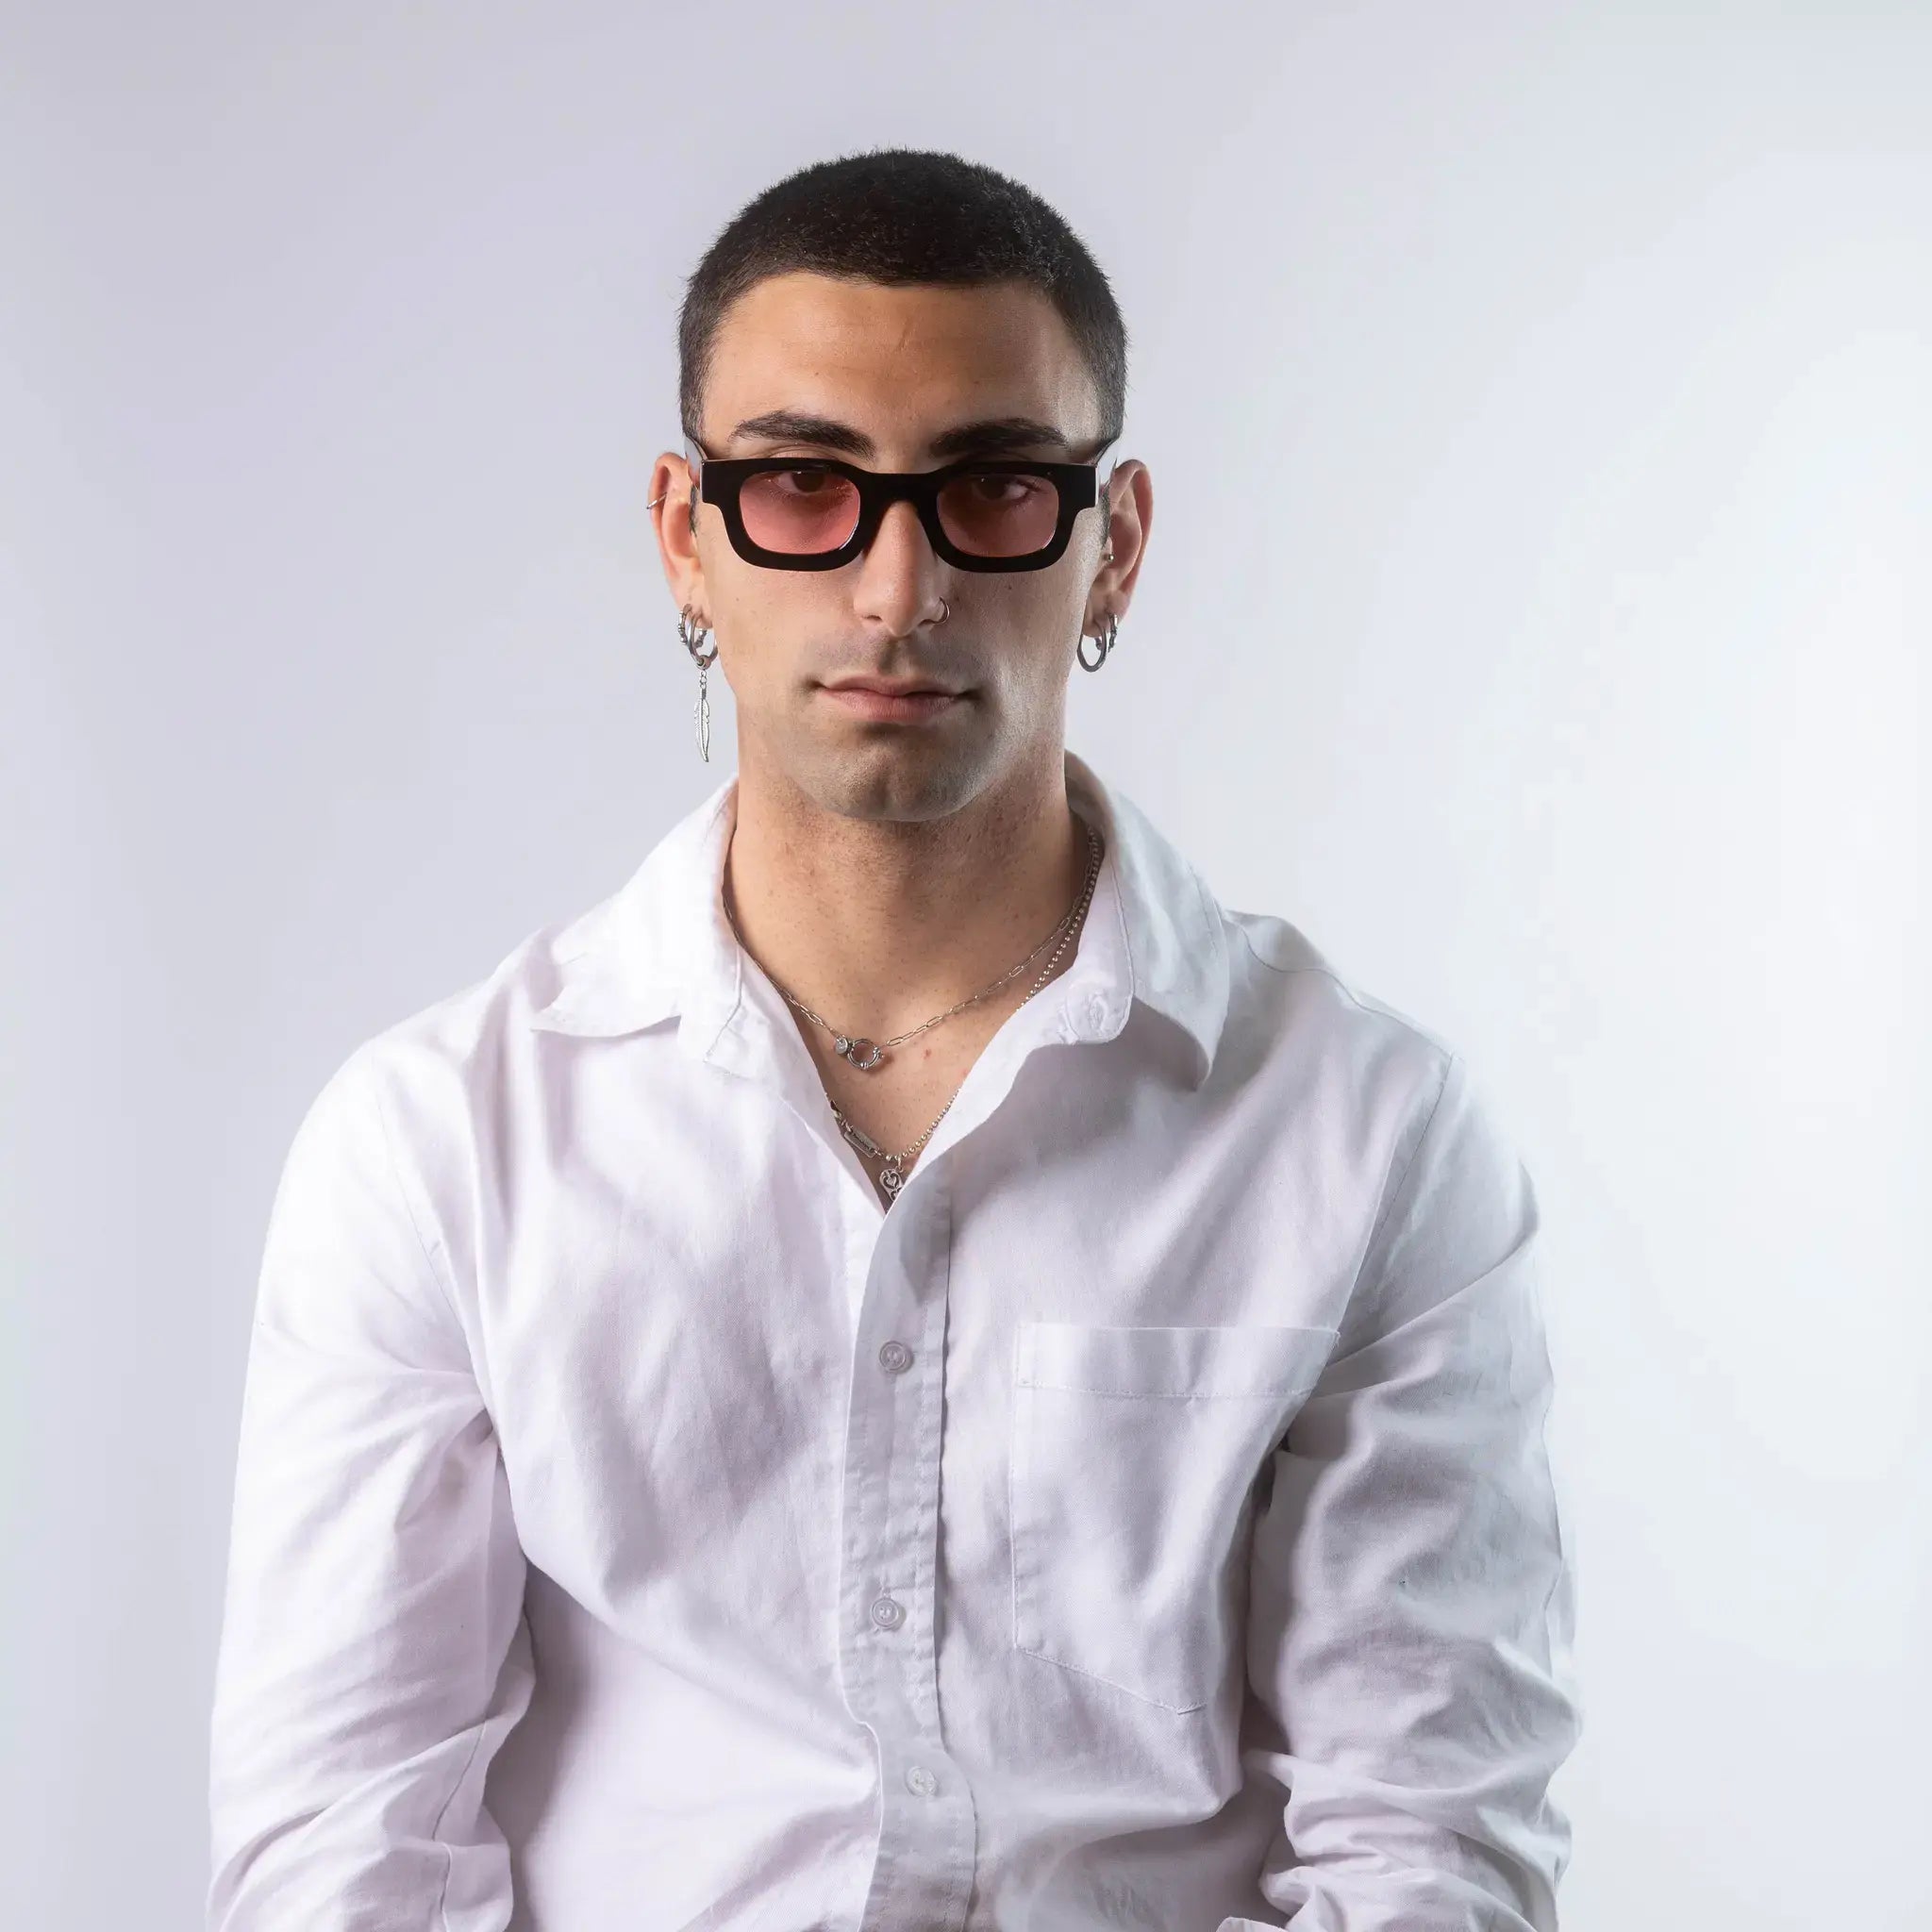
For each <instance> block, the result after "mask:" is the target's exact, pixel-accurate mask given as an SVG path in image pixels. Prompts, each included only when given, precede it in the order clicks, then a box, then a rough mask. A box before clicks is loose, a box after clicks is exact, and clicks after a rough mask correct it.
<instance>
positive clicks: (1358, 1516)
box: [1218, 1057, 1582, 1932]
mask: <svg viewBox="0 0 1932 1932" xmlns="http://www.w3.org/2000/svg"><path fill="white" fill-rule="evenodd" d="M1405 1138H1406V1141H1407V1150H1408V1151H1407V1155H1406V1157H1404V1156H1403V1155H1402V1154H1401V1152H1400V1150H1398V1158H1397V1159H1396V1160H1395V1161H1394V1162H1393V1163H1391V1169H1392V1172H1391V1178H1390V1183H1389V1191H1388V1192H1386V1193H1385V1195H1384V1197H1383V1204H1382V1208H1381V1210H1380V1213H1379V1215H1378V1217H1377V1220H1376V1224H1375V1226H1374V1229H1373V1230H1372V1232H1371V1234H1370V1237H1369V1239H1368V1242H1367V1246H1366V1249H1365V1253H1364V1257H1363V1261H1362V1266H1361V1269H1360V1271H1359V1273H1358V1275H1357V1291H1356V1294H1355V1296H1354V1298H1353V1299H1352V1301H1351V1303H1350V1307H1349V1310H1348V1315H1347V1321H1346V1324H1345V1325H1344V1326H1343V1328H1342V1331H1341V1336H1340V1338H1339V1340H1338V1341H1337V1344H1336V1349H1335V1352H1334V1354H1333V1356H1332V1357H1330V1360H1329V1362H1328V1364H1327V1366H1326V1369H1325V1371H1324V1375H1323V1377H1322V1379H1321V1381H1320V1383H1319V1384H1318V1385H1317V1387H1316V1388H1315V1390H1314V1391H1312V1393H1311V1394H1310V1396H1309V1397H1308V1399H1307V1403H1306V1404H1305V1406H1304V1407H1302V1409H1301V1410H1300V1412H1299V1413H1298V1414H1297V1415H1296V1417H1295V1418H1294V1420H1293V1422H1292V1424H1291V1426H1290V1428H1289V1430H1288V1432H1287V1435H1286V1437H1285V1438H1284V1441H1283V1442H1282V1443H1281V1444H1279V1445H1278V1446H1277V1448H1276V1451H1275V1454H1274V1458H1273V1471H1272V1474H1273V1478H1274V1481H1273V1487H1272V1490H1271V1491H1269V1492H1268V1494H1267V1498H1266V1501H1265V1504H1264V1506H1263V1507H1262V1508H1261V1510H1260V1512H1259V1513H1258V1514H1257V1530H1256V1536H1255V1541H1254V1548H1253V1557H1252V1564H1253V1568H1252V1574H1251V1577H1250V1624H1249V1649H1248V1676H1249V1684H1250V1687H1251V1689H1252V1691H1253V1693H1254V1696H1255V1698H1256V1699H1257V1700H1258V1703H1259V1705H1260V1707H1261V1709H1260V1712H1259V1714H1258V1715H1259V1719H1260V1721H1259V1722H1258V1723H1257V1724H1256V1725H1254V1726H1253V1728H1252V1731H1251V1733H1250V1735H1251V1737H1252V1739H1253V1742H1252V1745H1251V1747H1250V1748H1248V1749H1246V1750H1244V1753H1243V1757H1244V1762H1245V1764H1246V1767H1247V1770H1248V1774H1249V1775H1250V1776H1251V1777H1253V1776H1260V1777H1266V1778H1271V1779H1273V1780H1274V1781H1275V1782H1276V1783H1277V1784H1278V1786H1279V1787H1280V1789H1281V1790H1282V1791H1283V1792H1284V1793H1285V1803H1284V1807H1283V1814H1282V1828H1281V1830H1280V1832H1279V1833H1278V1834H1277V1836H1276V1838H1275V1840H1274V1843H1273V1845H1272V1846H1271V1848H1270V1852H1269V1856H1268V1857H1267V1860H1266V1862H1265V1865H1264V1869H1263V1871H1262V1873H1261V1874H1260V1889H1261V1892H1262V1895H1263V1896H1264V1897H1265V1898H1266V1899H1267V1900H1268V1902H1269V1903H1270V1905H1272V1906H1274V1907H1277V1908H1279V1910H1280V1911H1281V1912H1283V1913H1284V1914H1285V1915H1286V1916H1285V1920H1284V1921H1283V1923H1285V1924H1288V1925H1290V1926H1291V1927H1292V1928H1293V1932H1555V1928H1556V1926H1557V1885H1558V1882H1559V1881H1560V1879H1561V1876H1562V1874H1563V1871H1564V1869H1565V1868H1566V1866H1567V1865H1568V1862H1569V1857H1570V1824H1569V1821H1568V1819H1567V1817H1566V1816H1565V1815H1564V1813H1563V1812H1562V1811H1561V1810H1560V1809H1558V1808H1557V1807H1556V1806H1555V1805H1554V1804H1553V1802H1552V1800H1551V1798H1550V1795H1549V1789H1548V1788H1549V1784H1550V1780H1551V1777H1552V1775H1553V1774H1554V1773H1555V1772H1556V1771H1557V1767H1558V1766H1559V1765H1560V1764H1561V1763H1562V1761H1563V1760H1564V1758H1565V1757H1567V1756H1568V1755H1569V1753H1570V1751H1571V1750H1572V1748H1573V1747H1574V1743H1575V1740H1576V1738H1577V1735H1578V1733H1579V1731H1580V1728H1581V1715H1582V1714H1581V1705H1580V1702H1579V1699H1578V1695H1577V1686H1576V1683H1575V1679H1574V1669H1573V1663H1572V1657H1571V1645H1572V1641H1573V1634H1574V1607H1573V1578H1572V1569H1571V1563H1570V1558H1569V1553H1568V1551H1567V1550H1566V1547H1565V1543H1564V1537H1563V1531H1562V1526H1561V1524H1560V1522H1559V1517H1558V1501H1557V1491H1556V1489H1555V1486H1554V1483H1553V1480H1552V1473H1551V1469H1550V1464H1549V1458H1548V1454H1547V1449H1546V1445H1545V1439H1544V1420H1545V1415H1546V1412H1547V1409H1548V1406H1549V1402H1550V1398H1551V1394H1552V1387H1551V1367H1550V1357H1549V1353H1548V1349H1547V1345H1546V1341H1545V1334H1544V1326H1543V1318H1542V1313H1541V1307H1540V1304H1539V1300H1538V1286H1537V1279H1538V1278H1537V1255H1538V1250H1537V1247H1536V1235H1537V1227H1538V1211H1537V1204H1536V1197H1535V1193H1534V1191H1533V1188H1532V1186H1531V1183H1530V1179H1529V1176H1528V1174H1526V1172H1525V1171H1524V1168H1523V1166H1522V1164H1521V1162H1520V1161H1519V1159H1518V1158H1517V1157H1516V1155H1515V1153H1514V1152H1513V1151H1512V1149H1511V1148H1510V1146H1509V1145H1508V1144H1507V1141H1506V1140H1505V1138H1504V1137H1503V1136H1502V1134H1501V1133H1500V1132H1499V1131H1498V1130H1497V1127H1496V1125H1495V1123H1494V1121H1493V1118H1492V1117H1491V1112H1490V1110H1489V1109H1488V1108H1487V1106H1486V1105H1485V1104H1484V1103H1483V1102H1482V1100H1481V1099H1480V1098H1479V1097H1478V1094H1477V1092H1476V1091H1475V1090H1474V1089H1473V1088H1472V1086H1471V1083H1470V1080H1469V1077H1468V1074H1467V1073H1466V1070H1465V1068H1464V1066H1463V1063H1462V1062H1461V1060H1460V1059H1459V1058H1455V1057H1450V1058H1446V1060H1445V1064H1444V1068H1443V1073H1442V1079H1441V1086H1440V1088H1439V1089H1438V1091H1437V1093H1436V1097H1435V1101H1434V1105H1433V1109H1432V1110H1426V1117H1425V1118H1424V1122H1423V1125H1422V1127H1421V1130H1420V1132H1417V1131H1415V1130H1414V1129H1413V1128H1411V1130H1410V1131H1409V1133H1408V1134H1407V1136H1406V1137H1405ZM1261 1923H1262V1922H1259V1921H1253V1920H1245V1919H1228V1920H1224V1922H1223V1923H1222V1925H1221V1926H1220V1927H1219V1928H1218V1932H1237V1928H1239V1932H1248V1928H1251V1927H1258V1926H1259V1924H1261Z"/></svg>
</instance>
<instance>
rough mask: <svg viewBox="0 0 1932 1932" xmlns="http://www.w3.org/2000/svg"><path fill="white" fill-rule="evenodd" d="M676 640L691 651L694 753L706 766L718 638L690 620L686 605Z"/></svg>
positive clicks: (707, 762) (709, 742)
mask: <svg viewBox="0 0 1932 1932" xmlns="http://www.w3.org/2000/svg"><path fill="white" fill-rule="evenodd" d="M677 641H678V642H679V643H681V644H682V645H683V646H684V648H685V649H686V650H687V651H689V652H690V653H691V662H692V663H694V664H695V665H696V666H697V667H698V701H697V703H696V704H695V705H693V706H692V707H691V722H692V723H693V724H695V725H696V726H697V734H698V756H699V757H700V758H703V759H704V761H705V762H706V764H709V763H710V762H711V692H710V685H709V678H710V672H711V665H712V662H713V661H714V660H715V658H717V656H718V641H717V639H716V638H714V637H713V636H712V635H711V633H710V631H709V630H708V628H707V627H705V626H704V625H699V624H698V623H696V622H695V621H694V620H693V619H692V617H691V606H690V605H689V604H687V605H686V606H685V607H684V609H683V610H682V611H681V612H680V613H679V615H678V619H677Z"/></svg>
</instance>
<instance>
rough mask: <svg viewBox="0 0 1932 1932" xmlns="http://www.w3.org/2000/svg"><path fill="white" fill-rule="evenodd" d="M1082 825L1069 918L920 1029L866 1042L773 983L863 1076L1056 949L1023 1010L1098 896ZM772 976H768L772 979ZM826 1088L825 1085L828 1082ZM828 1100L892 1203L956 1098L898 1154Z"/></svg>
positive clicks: (1093, 855)
mask: <svg viewBox="0 0 1932 1932" xmlns="http://www.w3.org/2000/svg"><path fill="white" fill-rule="evenodd" d="M1075 816H1076V817H1078V814H1077V813H1076V814H1075ZM1080 824H1081V826H1082V828H1083V829H1084V830H1085V832H1086V834H1087V876H1086V878H1085V880H1084V881H1083V883H1082V884H1081V887H1080V892H1079V896H1078V897H1077V898H1076V899H1075V900H1074V903H1073V905H1072V906H1071V907H1070V908H1068V910H1067V913H1066V916H1065V917H1064V918H1063V919H1062V920H1061V921H1060V923H1059V924H1058V925H1056V926H1055V927H1054V929H1053V930H1052V931H1051V932H1050V933H1048V934H1047V936H1046V937H1045V938H1044V939H1043V940H1041V942H1040V943H1039V944H1038V945H1037V946H1035V947H1034V948H1033V950H1032V951H1031V952H1030V953H1028V954H1027V955H1026V957H1025V958H1024V959H1022V960H1021V961H1020V962H1019V963H1018V964H1017V965H1014V966H1009V967H1008V969H1007V970H1006V972H1004V973H1002V974H1000V976H999V977H998V978H997V979H995V980H993V981H992V982H991V984H990V985H987V986H983V987H981V988H980V990H979V991H977V992H975V993H973V994H971V995H969V996H968V997H967V998H965V999H963V1000H961V1001H959V1002H958V1005H957V1006H951V1007H948V1008H946V1009H945V1011H944V1012H942V1013H935V1014H934V1015H933V1016H932V1018H931V1019H930V1020H922V1021H921V1022H920V1023H919V1024H918V1025H917V1026H914V1027H911V1028H909V1029H908V1031H906V1032H904V1033H900V1034H895V1035H894V1036H893V1037H892V1038H891V1040H867V1039H865V1038H863V1037H862V1036H860V1035H858V1034H854V1033H841V1032H840V1030H839V1029H838V1028H837V1027H836V1026H834V1025H833V1024H832V1023H831V1022H830V1021H829V1020H827V1019H825V1018H824V1015H823V1014H820V1013H815V1012H813V1010H812V1009H811V1008H809V1007H808V1006H807V1005H806V1003H805V1002H804V1001H803V1000H802V999H799V998H798V997H797V996H796V995H795V994H793V993H791V992H788V991H786V989H785V988H784V987H782V986H778V982H777V981H776V980H775V979H774V980H773V981H772V984H773V985H774V986H777V987H778V992H779V995H780V997H781V998H783V999H784V1001H785V1003H786V1004H787V1005H788V1006H790V1007H792V1008H796V1009H797V1010H798V1011H799V1012H801V1013H803V1014H804V1015H805V1017H806V1018H807V1019H808V1020H809V1021H811V1023H812V1024H814V1025H816V1026H822V1027H824V1030H825V1031H826V1032H827V1033H829V1034H830V1035H831V1036H832V1051H833V1052H834V1053H836V1054H837V1055H838V1056H839V1057H840V1058H841V1059H842V1060H844V1061H845V1063H846V1064H847V1065H848V1066H853V1067H857V1068H858V1070H859V1072H860V1073H863V1074H870V1073H873V1072H874V1071H876V1070H877V1068H879V1067H880V1066H881V1065H883V1064H884V1062H885V1057H886V1054H887V1052H888V1051H889V1050H890V1049H891V1048H893V1047H898V1046H904V1045H905V1044H906V1042H907V1041H908V1040H917V1039H918V1038H919V1036H920V1035H921V1034H922V1033H924V1032H926V1031H927V1030H928V1029H929V1028H931V1027H934V1026H937V1025H938V1024H940V1022H941V1020H950V1019H951V1018H952V1017H953V1015H954V1014H955V1013H963V1012H964V1011H965V1010H966V1008H968V1007H973V1006H977V1005H978V1004H979V1002H980V1001H981V1000H984V999H988V998H990V997H991V995H992V994H993V993H996V992H997V991H999V990H1000V988H1001V987H1003V986H1005V985H1006V984H1007V983H1008V981H1009V980H1012V979H1015V978H1017V977H1018V976H1019V975H1020V974H1022V973H1024V972H1025V970H1026V968H1027V967H1028V966H1030V965H1031V964H1032V963H1033V961H1034V960H1035V959H1037V958H1039V957H1040V956H1041V953H1043V952H1045V951H1046V949H1047V948H1048V947H1049V946H1052V947H1053V953H1052V957H1051V958H1048V960H1047V962H1046V964H1045V965H1044V966H1042V967H1041V970H1040V975H1039V977H1038V978H1036V979H1035V980H1034V982H1033V984H1032V985H1031V986H1029V987H1028V988H1027V989H1026V991H1024V993H1023V994H1022V995H1021V996H1020V1000H1019V1005H1020V1006H1023V1007H1024V1005H1025V1004H1026V1002H1027V1001H1028V1000H1030V999H1031V998H1032V997H1033V995H1034V994H1035V993H1037V992H1038V991H1040V989H1041V987H1042V986H1044V985H1045V984H1046V983H1047V981H1048V980H1049V979H1051V978H1052V977H1053V974H1054V968H1055V967H1056V966H1058V964H1059V961H1060V956H1061V955H1062V954H1063V953H1064V952H1065V951H1066V949H1067V946H1068V944H1069V943H1070V942H1071V941H1072V940H1073V937H1074V933H1075V932H1076V931H1077V930H1078V929H1079V924H1080V922H1081V920H1082V918H1083V917H1084V916H1085V914H1086V911H1087V908H1088V905H1089V904H1090V902H1091V900H1092V897H1093V883H1094V881H1095V880H1096V879H1097V878H1098V877H1099V876H1100V858H1101V843H1100V834H1099V833H1098V832H1096V831H1095V830H1094V829H1093V827H1092V826H1091V824H1088V823H1087V821H1086V820H1085V819H1081V820H1080ZM724 918H725V921H726V923H727V924H729V925H730V927H731V931H732V935H733V937H734V938H736V939H737V940H738V943H739V944H740V945H741V946H743V945H744V939H743V936H742V935H741V933H740V932H739V930H738V922H737V921H736V920H735V919H733V918H732V917H731V910H730V908H729V907H728V906H727V907H726V908H724ZM747 950H748V949H747ZM767 976H768V977H769V975H767ZM821 1084H822V1085H823V1082H821ZM958 1097H959V1092H958V1088H955V1089H954V1091H953V1100H957V1099H958ZM825 1099H826V1101H827V1102H828V1103H829V1104H830V1106H831V1109H832V1118H833V1119H834V1120H835V1121H837V1122H838V1123H839V1131H840V1132H841V1134H843V1135H844V1137H845V1138H846V1140H847V1141H850V1142H851V1143H852V1145H853V1146H855V1147H857V1148H858V1149H859V1151H860V1152H861V1153H864V1154H868V1155H870V1156H871V1157H872V1158H873V1159H874V1160H876V1161H878V1162H880V1163H881V1166H880V1171H879V1186H880V1187H881V1188H882V1189H883V1190H884V1191H885V1192H886V1195H887V1198H888V1199H889V1200H890V1199H891V1196H893V1195H895V1194H896V1193H897V1192H898V1191H899V1190H900V1189H901V1188H902V1187H903V1186H904V1185H905V1184H906V1169H907V1166H908V1163H909V1162H911V1161H912V1160H913V1159H914V1158H916V1157H917V1156H918V1154H919V1150H920V1149H921V1148H922V1147H924V1145H925V1143H926V1142H927V1141H929V1140H931V1138H932V1135H933V1129H934V1128H936V1127H937V1126H938V1125H939V1124H940V1122H941V1121H942V1120H944V1119H945V1117H946V1115H947V1113H948V1112H949V1111H950V1110H951V1108H952V1105H953V1100H948V1101H947V1102H946V1104H945V1106H944V1107H942V1108H940V1110H939V1112H938V1113H937V1114H936V1115H935V1116H934V1117H933V1120H932V1123H931V1125H929V1126H928V1127H927V1128H926V1130H925V1131H924V1133H923V1134H921V1135H920V1137H919V1138H918V1140H916V1141H913V1142H912V1144H911V1145H910V1146H909V1147H902V1148H901V1149H900V1150H899V1151H898V1153H896V1154H890V1153H888V1152H887V1151H886V1149H885V1148H883V1147H881V1146H880V1145H879V1143H878V1142H877V1141H874V1139H873V1138H872V1136H871V1135H870V1134H868V1133H867V1132H866V1131H865V1130H864V1128H862V1127H860V1126H858V1125H856V1124H854V1123H853V1122H852V1121H851V1120H849V1119H848V1118H847V1117H846V1115H845V1112H844V1109H843V1108H841V1107H840V1105H839V1103H838V1102H837V1101H836V1100H833V1099H832V1095H831V1092H830V1091H829V1090H827V1091H826V1093H825Z"/></svg>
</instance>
